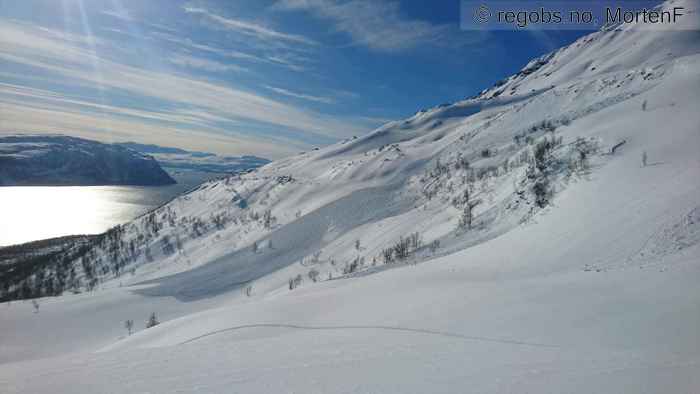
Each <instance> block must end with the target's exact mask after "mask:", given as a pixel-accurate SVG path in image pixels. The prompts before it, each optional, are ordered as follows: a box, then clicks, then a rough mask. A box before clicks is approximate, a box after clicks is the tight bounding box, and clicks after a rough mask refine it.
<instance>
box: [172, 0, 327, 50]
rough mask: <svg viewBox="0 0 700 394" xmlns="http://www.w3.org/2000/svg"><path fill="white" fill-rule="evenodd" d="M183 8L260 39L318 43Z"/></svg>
mask: <svg viewBox="0 0 700 394" xmlns="http://www.w3.org/2000/svg"><path fill="white" fill-rule="evenodd" d="M184 10H185V12H187V13H190V14H199V15H202V16H204V17H206V18H207V19H209V20H211V21H212V22H214V23H216V24H217V25H218V26H219V27H221V28H224V29H226V30H231V31H236V32H238V33H241V34H244V35H247V36H251V37H256V38H258V39H261V40H278V41H287V42H291V43H296V44H305V45H318V43H317V42H316V41H313V40H311V39H309V38H306V37H303V36H300V35H296V34H289V33H283V32H280V31H277V30H274V29H271V28H268V27H266V26H263V25H260V24H257V23H253V22H249V21H244V20H240V19H233V18H227V17H224V16H221V15H218V14H215V13H213V12H211V11H209V10H207V9H204V8H197V7H184Z"/></svg>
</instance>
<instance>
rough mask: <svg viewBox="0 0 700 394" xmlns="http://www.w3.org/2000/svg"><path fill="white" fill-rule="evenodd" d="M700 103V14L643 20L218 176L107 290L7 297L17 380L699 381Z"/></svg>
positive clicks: (108, 275) (498, 387)
mask: <svg viewBox="0 0 700 394" xmlns="http://www.w3.org/2000/svg"><path fill="white" fill-rule="evenodd" d="M678 4H681V5H683V6H685V7H686V8H693V7H694V8H693V9H694V10H696V9H697V7H696V5H697V3H696V2H695V3H691V2H674V3H667V4H666V6H669V5H678ZM695 15H697V14H695ZM696 19H697V18H696ZM699 101H700V34H699V33H698V31H663V32H661V31H658V32H655V31H639V30H637V29H635V27H634V26H625V27H622V28H620V29H619V30H607V31H601V32H596V33H593V34H591V35H588V36H586V37H583V38H581V39H580V40H578V41H576V42H575V43H573V44H572V45H570V46H568V47H565V48H562V49H560V50H558V51H556V52H554V53H552V54H550V55H547V56H544V57H542V58H540V59H536V60H534V61H533V62H531V63H530V64H529V65H528V66H527V67H526V68H525V69H524V71H523V72H521V73H519V74H518V75H516V76H513V77H511V78H509V79H507V80H505V81H504V82H503V83H502V84H500V85H499V86H497V87H495V88H492V89H489V90H487V91H484V92H483V93H482V94H481V95H479V96H478V97H476V98H473V99H470V100H466V101H462V102H458V103H455V104H453V105H449V106H441V107H438V108H433V109H430V110H426V111H421V112H419V113H417V114H416V115H415V116H413V117H411V118H409V119H407V120H405V121H398V122H393V123H390V124H387V125H385V126H384V127H382V128H380V129H378V130H376V131H375V132H373V133H371V134H369V135H367V136H365V137H362V138H357V139H354V140H349V141H343V142H341V143H338V144H335V145H332V146H329V147H326V148H324V149H321V150H318V151H313V152H310V153H306V154H301V155H298V156H295V157H292V158H289V159H285V160H282V161H277V162H273V163H271V164H269V165H267V166H265V167H263V168H261V169H259V170H257V171H254V172H251V173H248V174H245V175H240V176H237V177H231V178H228V179H223V180H217V181H212V182H209V183H206V184H204V185H202V186H201V187H200V188H199V189H197V190H195V191H193V192H191V193H189V194H186V195H183V196H181V197H179V198H177V199H175V200H174V201H172V202H171V203H169V204H167V205H166V206H164V207H161V208H159V209H158V210H157V211H155V214H154V216H152V217H151V219H149V216H148V215H147V216H145V217H142V218H139V219H137V220H135V221H134V222H132V223H129V224H126V225H124V226H123V227H122V229H123V235H122V237H124V242H129V240H136V239H138V240H139V242H142V243H146V244H147V245H146V246H139V247H140V248H143V247H147V248H149V249H148V253H140V254H138V253H137V254H136V255H137V256H138V257H136V258H135V259H134V261H133V262H129V265H128V266H126V267H125V268H124V269H123V270H122V271H121V272H120V273H119V274H116V273H114V272H112V271H109V270H105V271H104V272H102V275H101V276H100V279H99V283H98V284H97V285H96V287H95V289H94V290H93V291H90V292H82V293H80V294H69V293H68V292H66V293H65V294H64V295H63V296H60V297H50V298H42V299H40V300H38V303H39V309H38V311H35V310H34V308H33V306H32V304H31V303H30V302H29V301H13V302H7V303H5V304H4V305H0V391H1V392H3V393H8V394H9V393H61V392H65V393H112V392H115V393H116V392H119V393H145V392H148V393H175V392H203V393H234V392H246V393H276V392H289V393H292V392H295V393H327V392H338V393H375V392H376V393H379V392H381V393H385V392H396V393H399V392H400V393H443V392H445V393H447V392H452V393H467V392H475V393H477V392H478V393H623V392H624V393H697V392H699V390H700V374H699V373H698V372H700V288H699V287H698V283H700V213H699V212H700V154H699V152H700V111H698V108H699V107H698V102H699ZM551 129H555V130H554V131H550V130H551ZM557 138H561V143H560V144H557V145H556V147H554V148H553V150H552V151H551V153H550V156H549V158H548V164H547V165H548V167H547V170H546V171H547V173H548V177H549V179H550V181H551V185H550V187H551V189H550V191H549V199H548V200H549V201H548V203H547V204H545V205H546V206H544V208H541V207H540V206H538V204H537V203H536V198H535V194H534V193H533V187H534V185H533V182H535V181H534V180H533V179H534V178H533V177H532V174H531V173H530V174H529V175H528V166H531V163H532V160H533V158H532V157H533V155H532V151H533V149H534V147H535V146H536V145H537V144H538V143H539V142H541V141H544V140H545V139H552V140H556V139H557ZM623 141H624V142H625V143H624V144H622V145H620V146H619V147H617V148H616V149H615V152H614V153H611V152H612V148H613V147H614V146H616V145H619V144H620V143H622V142H623ZM486 150H488V152H485V151H486ZM581 152H584V155H585V156H586V157H585V160H583V161H581V160H580V159H581ZM643 152H646V154H647V165H646V166H643V165H642V155H643ZM464 161H468V162H469V164H470V168H465V167H464V166H462V165H460V164H459V163H463V162H464ZM506 163H507V164H506ZM467 187H469V188H470V192H471V193H470V194H471V198H472V201H479V202H480V203H479V204H478V205H476V207H475V209H474V220H473V228H472V229H471V230H466V229H459V226H458V221H459V219H460V214H461V212H462V211H463V205H464V201H462V200H461V196H463V195H464V189H465V188H467ZM266 210H270V212H271V215H270V221H269V222H270V223H269V224H270V225H269V226H268V228H266V226H264V223H263V222H264V220H262V219H260V218H258V217H257V216H264V214H263V213H264V212H265V211H266ZM253 212H256V213H257V215H256V214H254V213H253ZM154 217H155V219H156V220H160V222H161V225H162V226H161V228H160V229H159V230H157V231H155V232H150V233H149V231H150V230H148V228H149V226H152V221H153V218H154ZM215 217H218V218H219V219H217V220H218V221H219V225H214V224H212V223H213V222H214V221H215V220H214V219H213V218H215ZM199 219H201V222H202V223H204V224H198V225H195V224H193V223H198V222H199ZM149 220H150V221H151V222H149ZM149 223H150V224H149ZM415 232H418V233H419V234H420V236H421V237H422V243H421V246H420V247H418V248H417V249H416V248H413V249H415V250H413V249H411V252H410V253H409V256H408V257H407V258H406V259H403V260H395V261H394V262H390V263H386V262H385V259H384V258H383V253H382V250H383V249H385V248H388V247H390V246H391V245H393V244H395V243H396V242H397V241H399V240H400V238H401V237H408V236H409V235H410V234H412V233H415ZM144 234H147V235H148V236H145V235H144ZM163 238H166V240H167V242H166V241H163ZM175 240H177V241H175ZM357 240H359V241H360V242H359V245H357V244H356V241H357ZM435 240H439V242H440V244H439V246H437V245H434V247H430V245H431V244H432V243H433V242H434V241H435ZM138 245H142V244H141V243H139V244H138ZM168 245H170V247H168ZM172 245H175V246H172ZM255 246H257V250H256V251H254V249H256V248H255ZM356 246H359V247H356ZM100 253H103V252H101V250H100V249H99V248H96V251H95V254H96V256H98V257H99V256H100ZM104 253H106V252H104ZM105 255H106V254H105ZM147 255H148V256H147ZM103 260H108V258H105V259H103ZM76 264H77V265H78V266H79V264H78V263H76ZM105 264H106V263H105ZM312 269H313V270H315V271H317V272H318V277H317V278H316V281H314V280H312V279H311V278H310V277H309V272H310V271H311V270H312ZM124 272H126V273H124ZM297 275H301V281H300V283H299V281H297V286H296V287H295V288H294V289H293V290H290V289H289V287H290V283H289V281H290V279H292V282H294V280H293V278H295V277H296V276H297ZM78 276H80V270H78ZM312 276H313V275H312ZM292 285H294V283H292ZM249 286H250V287H249ZM247 288H248V289H249V290H248V291H246V289H247ZM246 293H249V294H246ZM151 312H155V313H156V314H157V316H158V318H159V319H160V320H161V322H162V323H161V324H160V325H158V326H156V327H154V328H149V329H144V325H145V322H146V320H147V318H148V316H149V315H150V313H151ZM128 319H133V320H134V322H135V324H134V328H135V332H134V334H133V335H131V336H128V335H127V331H126V329H125V328H124V321H126V320H128Z"/></svg>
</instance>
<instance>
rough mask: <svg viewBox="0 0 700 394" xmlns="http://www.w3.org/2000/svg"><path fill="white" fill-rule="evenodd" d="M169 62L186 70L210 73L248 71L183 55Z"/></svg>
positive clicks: (174, 56)
mask: <svg viewBox="0 0 700 394" xmlns="http://www.w3.org/2000/svg"><path fill="white" fill-rule="evenodd" d="M168 61H169V62H170V63H172V64H175V65H177V66H181V67H186V68H195V69H199V70H203V71H209V72H227V71H235V72H242V71H248V70H247V69H246V68H244V67H241V66H237V65H235V64H224V63H221V62H217V61H214V60H209V59H203V58H199V57H194V56H188V55H181V54H177V55H173V56H171V57H170V58H169V59H168Z"/></svg>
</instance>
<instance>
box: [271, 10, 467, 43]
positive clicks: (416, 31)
mask: <svg viewBox="0 0 700 394" xmlns="http://www.w3.org/2000/svg"><path fill="white" fill-rule="evenodd" d="M272 9H275V10H282V11H306V12H309V13H310V14H312V15H314V16H315V17H317V18H320V19H324V20H328V21H330V22H331V23H333V25H334V27H335V29H336V30H337V31H340V32H343V33H346V34H348V35H349V36H350V37H351V39H352V40H353V43H354V44H356V45H362V46H365V47H368V48H370V49H373V50H376V51H381V52H398V51H404V50H408V49H412V48H415V47H418V46H420V45H428V44H439V45H443V44H447V43H448V42H449V41H448V40H447V36H448V33H449V32H450V31H451V30H453V29H454V28H453V27H450V26H447V25H435V24H432V23H429V22H426V21H421V20H418V19H410V18H407V17H405V16H403V15H402V14H401V12H400V8H399V3H398V2H395V1H390V2H379V1H370V0H350V1H337V0H280V1H278V2H277V3H275V4H274V6H273V7H272Z"/></svg>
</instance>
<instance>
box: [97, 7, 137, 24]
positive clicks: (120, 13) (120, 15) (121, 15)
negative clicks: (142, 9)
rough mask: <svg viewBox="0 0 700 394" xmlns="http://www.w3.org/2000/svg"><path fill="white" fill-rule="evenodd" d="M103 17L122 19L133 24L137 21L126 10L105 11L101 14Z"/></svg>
mask: <svg viewBox="0 0 700 394" xmlns="http://www.w3.org/2000/svg"><path fill="white" fill-rule="evenodd" d="M100 13H101V14H102V15H108V16H111V17H113V18H116V19H120V20H123V21H126V22H133V21H135V20H136V19H134V17H133V16H131V14H129V12H128V11H127V10H125V9H119V10H104V11H102V12H100Z"/></svg>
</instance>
